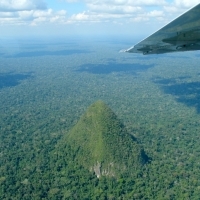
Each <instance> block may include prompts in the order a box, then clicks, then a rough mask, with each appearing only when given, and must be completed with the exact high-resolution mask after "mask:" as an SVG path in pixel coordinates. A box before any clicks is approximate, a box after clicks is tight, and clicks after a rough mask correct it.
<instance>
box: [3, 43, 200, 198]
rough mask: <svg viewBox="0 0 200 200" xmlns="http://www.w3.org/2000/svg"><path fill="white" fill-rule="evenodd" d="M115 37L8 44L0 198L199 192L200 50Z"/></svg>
mask: <svg viewBox="0 0 200 200" xmlns="http://www.w3.org/2000/svg"><path fill="white" fill-rule="evenodd" d="M109 41H110V42H108V41H106V42H105V40H97V41H95V42H94V41H93V42H90V41H81V40H80V41H78V42H77V41H76V40H66V41H64V42H63V40H62V41H55V42H52V41H45V40H44V41H43V42H41V41H39V42H37V41H34V43H31V42H30V41H26V42H23V41H21V42H18V43H10V44H9V45H10V46H9V45H8V46H7V49H5V48H3V47H1V46H0V63H1V67H0V199H3V200H4V199H5V200H10V199H17V200H18V199H20V200H30V199H34V200H35V199H128V200H129V199H158V200H160V199H166V200H168V199H181V200H183V199H194V200H195V199H199V196H200V170H199V169H200V162H199V159H200V134H199V133H200V103H199V102H200V101H199V100H200V89H199V88H200V73H199V64H198V63H200V56H199V52H198V51H197V52H189V53H187V54H184V53H180V54H176V55H174V54H167V55H165V56H162V55H159V56H150V57H144V56H137V57H135V56H134V55H132V54H131V55H129V54H118V52H117V50H118V49H122V48H123V45H124V46H126V41H122V40H121V42H120V41H119V40H118V41H114V40H113V41H111V39H110V40H109ZM127 44H130V41H129V42H128V43H127ZM11 47H12V48H11ZM116 49H117V50H116ZM99 99H101V100H102V101H103V102H105V103H106V104H104V103H102V101H97V100H99ZM94 102H96V103H94ZM114 113H115V114H114ZM81 116H82V117H81ZM104 119H105V120H104ZM93 130H95V132H96V133H97V134H96V135H94V134H93V133H94V132H93ZM118 130H120V131H118ZM105 133H110V134H105ZM122 136H123V137H122ZM85 147H86V148H85ZM84 155H87V156H84ZM88 155H89V156H90V157H88ZM113 163H114V165H113ZM121 165H123V168H120V167H118V166H121ZM132 166H133V169H132ZM122 169H124V170H122Z"/></svg>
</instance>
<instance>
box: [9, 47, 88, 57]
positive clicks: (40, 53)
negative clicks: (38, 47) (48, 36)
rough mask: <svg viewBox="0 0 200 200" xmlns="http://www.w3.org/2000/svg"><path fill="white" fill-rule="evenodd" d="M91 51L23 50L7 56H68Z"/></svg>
mask: <svg viewBox="0 0 200 200" xmlns="http://www.w3.org/2000/svg"><path fill="white" fill-rule="evenodd" d="M82 53H91V52H90V51H87V50H74V49H73V50H69V49H68V50H59V51H32V52H21V53H17V54H13V55H9V56H5V57H7V58H21V57H39V56H67V55H72V54H82Z"/></svg>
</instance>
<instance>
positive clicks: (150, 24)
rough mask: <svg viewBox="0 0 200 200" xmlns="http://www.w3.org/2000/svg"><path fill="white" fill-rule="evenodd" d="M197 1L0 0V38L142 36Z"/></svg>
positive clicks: (197, 1) (197, 0) (159, 26)
mask: <svg viewBox="0 0 200 200" xmlns="http://www.w3.org/2000/svg"><path fill="white" fill-rule="evenodd" d="M198 3H200V2H199V0H0V30H1V31H0V38H1V37H5V36H11V37H15V36H22V37H25V36H27V37H28V36H30V35H33V36H34V35H35V36H56V37H59V36H64V35H66V36H67V35H77V36H80V35H88V36H98V35H110V36H112V35H122V36H124V35H130V36H134V37H142V36H145V35H148V34H150V33H152V32H154V31H156V30H157V29H159V28H161V27H162V26H164V25H165V24H167V23H168V22H170V21H171V20H173V19H174V18H176V17H177V16H179V15H180V14H182V13H183V12H185V11H187V10H188V9H189V8H191V7H193V6H195V5H196V4H198Z"/></svg>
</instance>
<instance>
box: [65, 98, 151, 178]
mask: <svg viewBox="0 0 200 200" xmlns="http://www.w3.org/2000/svg"><path fill="white" fill-rule="evenodd" d="M62 142H63V144H65V145H66V151H67V152H68V153H69V151H70V152H71V156H72V157H73V159H74V161H75V162H77V163H79V164H81V165H82V166H84V167H85V168H87V169H88V170H90V171H91V172H94V173H95V174H96V176H97V177H100V176H101V175H105V176H117V175H118V174H119V173H123V172H128V173H129V172H130V173H134V169H135V170H136V169H139V168H140V167H141V166H142V165H143V164H145V162H146V161H147V156H146V155H145V153H144V152H143V150H142V149H141V148H140V146H139V145H138V144H137V142H136V141H135V139H134V138H133V136H131V135H130V134H129V133H128V132H127V130H126V128H125V127H124V125H123V124H122V123H121V122H120V120H119V119H118V118H117V116H116V115H115V114H114V112H113V111H112V110H111V109H110V108H109V107H108V106H107V105H106V104H105V103H103V102H102V101H97V102H96V103H94V104H93V105H91V106H90V107H89V108H88V110H87V111H86V113H85V114H84V115H83V116H82V117H81V118H80V120H79V121H78V123H77V124H76V125H75V126H74V127H73V128H72V130H71V131H70V132H69V133H68V134H67V135H66V136H65V139H64V140H63V141H62Z"/></svg>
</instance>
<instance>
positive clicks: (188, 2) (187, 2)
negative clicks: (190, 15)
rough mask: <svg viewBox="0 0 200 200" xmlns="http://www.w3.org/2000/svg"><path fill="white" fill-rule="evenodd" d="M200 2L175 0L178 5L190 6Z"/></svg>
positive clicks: (195, 0) (197, 0) (196, 0)
mask: <svg viewBox="0 0 200 200" xmlns="http://www.w3.org/2000/svg"><path fill="white" fill-rule="evenodd" d="M198 3H199V0H175V5H176V6H178V7H185V8H190V7H192V6H195V5H197V4H198Z"/></svg>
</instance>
